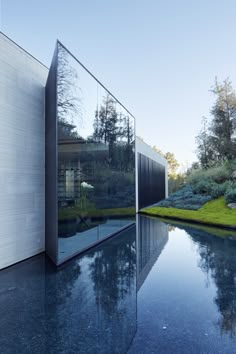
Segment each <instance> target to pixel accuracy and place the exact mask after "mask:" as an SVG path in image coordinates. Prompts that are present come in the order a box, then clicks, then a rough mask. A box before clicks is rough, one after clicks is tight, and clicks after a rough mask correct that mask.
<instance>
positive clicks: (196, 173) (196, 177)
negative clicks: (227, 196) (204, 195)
mask: <svg viewBox="0 0 236 354" xmlns="http://www.w3.org/2000/svg"><path fill="white" fill-rule="evenodd" d="M233 164H234V162H233V161H232V162H225V163H223V164H221V165H219V166H216V167H211V168H208V169H198V170H193V171H192V172H191V173H190V174H189V175H188V176H187V179H186V183H189V184H191V185H193V184H196V183H198V182H199V181H201V180H202V179H209V180H212V181H214V182H216V183H223V182H225V181H226V180H228V179H230V176H231V173H232V168H233V167H232V166H233Z"/></svg>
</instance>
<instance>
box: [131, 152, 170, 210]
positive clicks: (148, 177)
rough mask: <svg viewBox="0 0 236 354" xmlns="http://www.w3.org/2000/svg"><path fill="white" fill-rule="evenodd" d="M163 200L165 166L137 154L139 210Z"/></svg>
mask: <svg viewBox="0 0 236 354" xmlns="http://www.w3.org/2000/svg"><path fill="white" fill-rule="evenodd" d="M164 198H165V166H163V165H161V164H160V163H158V162H156V161H154V160H152V159H150V158H148V157H146V156H144V155H143V154H140V153H138V206H139V209H141V208H144V207H146V206H148V205H151V204H154V203H157V202H159V201H160V200H162V199H164Z"/></svg>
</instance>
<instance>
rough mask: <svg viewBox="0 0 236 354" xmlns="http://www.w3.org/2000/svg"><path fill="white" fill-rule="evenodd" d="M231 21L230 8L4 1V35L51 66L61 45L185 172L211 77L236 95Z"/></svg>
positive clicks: (234, 4)
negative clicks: (229, 84)
mask: <svg viewBox="0 0 236 354" xmlns="http://www.w3.org/2000/svg"><path fill="white" fill-rule="evenodd" d="M0 1H1V0H0ZM235 14H236V1H235V0H224V1H223V0H214V1H213V0H198V1H194V0H192V1H191V0H188V1H187V0H178V1H177V0H165V1H164V0H116V1H115V0H93V1H92V0H63V1H62V0H50V1H49V0H20V1H19V0H2V6H1V30H2V31H3V32H4V33H5V34H7V35H8V36H9V37H11V38H12V39H13V40H15V41H16V42H17V43H18V44H19V45H21V46H22V47H23V48H25V49H26V50H28V51H29V52H30V53H31V54H33V55H34V56H35V57H37V58H38V59H39V60H41V61H42V62H43V63H44V64H46V65H48V66H49V65H50V61H51V58H52V54H53V50H54V46H55V41H56V39H57V38H58V39H60V41H61V42H63V43H64V44H65V45H66V46H67V47H68V49H70V50H71V51H72V52H73V53H74V54H75V55H76V56H77V57H78V59H79V60H80V61H82V62H83V63H84V65H85V66H87V67H88V69H89V70H90V71H92V72H93V73H94V75H95V76H97V78H98V79H99V80H100V81H101V82H102V83H103V84H104V85H105V86H106V87H107V88H108V89H109V90H110V91H111V92H112V93H113V94H114V95H115V96H116V97H117V98H118V99H119V100H120V101H121V102H122V103H123V104H124V105H125V106H126V107H127V108H128V109H129V110H130V111H131V112H132V113H133V114H134V116H135V117H136V124H137V135H139V136H141V137H142V138H144V140H145V141H146V142H147V143H148V144H150V145H156V146H157V147H158V148H160V149H161V150H163V151H164V152H166V151H171V152H174V154H175V155H176V157H177V159H178V160H179V161H180V162H181V163H182V164H184V165H185V166H186V165H187V164H188V165H190V164H191V162H192V161H194V160H196V157H195V154H194V150H195V142H194V138H195V136H196V134H197V133H198V131H199V129H200V125H201V119H202V116H203V115H205V116H209V110H210V108H211V105H212V103H213V97H212V96H211V94H210V92H209V89H210V87H211V86H212V85H213V83H214V78H215V76H218V78H219V80H224V79H225V78H226V77H230V79H231V80H232V83H233V86H234V87H236V44H235V34H236V21H235Z"/></svg>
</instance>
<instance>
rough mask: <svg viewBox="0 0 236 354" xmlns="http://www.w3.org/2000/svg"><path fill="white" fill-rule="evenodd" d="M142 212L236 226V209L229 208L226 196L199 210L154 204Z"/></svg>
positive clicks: (204, 222) (210, 223) (209, 223)
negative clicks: (225, 199)
mask: <svg viewBox="0 0 236 354" xmlns="http://www.w3.org/2000/svg"><path fill="white" fill-rule="evenodd" d="M140 212H141V213H142V214H147V215H153V216H161V217H167V218H174V219H179V220H189V221H194V222H199V223H202V224H208V225H218V226H226V227H231V228H236V209H230V208H228V207H227V205H226V204H225V201H224V197H221V198H218V199H215V200H212V201H210V202H208V203H206V204H205V205H204V206H203V207H201V208H200V209H198V210H183V209H176V208H164V207H158V206H153V207H148V208H144V209H141V211H140Z"/></svg>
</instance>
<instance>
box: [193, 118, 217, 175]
mask: <svg viewBox="0 0 236 354" xmlns="http://www.w3.org/2000/svg"><path fill="white" fill-rule="evenodd" d="M195 141H196V144H197V157H198V159H199V162H200V164H201V166H202V167H203V168H208V167H210V166H211V165H212V163H213V162H214V161H216V160H217V154H216V151H215V147H214V139H213V138H212V136H211V135H210V132H209V128H208V122H207V118H206V117H203V119H202V128H201V130H200V132H199V133H198V135H197V136H196V138H195Z"/></svg>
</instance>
